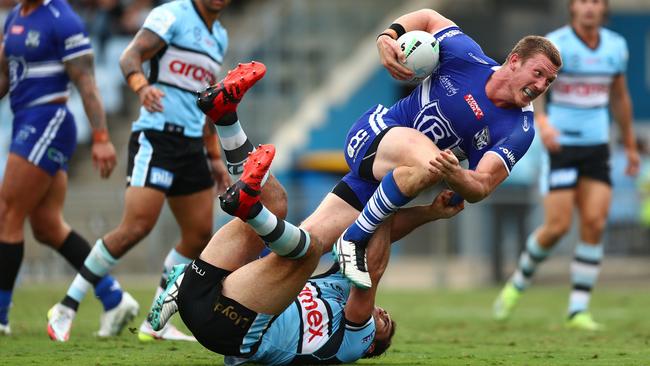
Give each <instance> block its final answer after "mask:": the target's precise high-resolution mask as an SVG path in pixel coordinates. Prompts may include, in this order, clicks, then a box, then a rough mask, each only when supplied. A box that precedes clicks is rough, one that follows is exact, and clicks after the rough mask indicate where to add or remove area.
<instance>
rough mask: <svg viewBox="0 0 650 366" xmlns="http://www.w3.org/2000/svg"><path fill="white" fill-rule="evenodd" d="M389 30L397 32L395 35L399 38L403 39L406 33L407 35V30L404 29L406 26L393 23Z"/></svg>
mask: <svg viewBox="0 0 650 366" xmlns="http://www.w3.org/2000/svg"><path fill="white" fill-rule="evenodd" d="M388 29H392V30H394V31H395V34H397V38H399V37H401V36H402V35H403V34H404V33H406V29H404V26H403V25H401V24H399V23H393V24H391V25H390V26H389V27H388Z"/></svg>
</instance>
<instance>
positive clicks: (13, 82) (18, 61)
mask: <svg viewBox="0 0 650 366" xmlns="http://www.w3.org/2000/svg"><path fill="white" fill-rule="evenodd" d="M26 71H27V63H26V62H25V59H24V58H22V57H9V91H13V90H14V89H15V88H16V87H17V86H18V84H19V83H20V82H21V81H22V80H23V79H24V78H25V73H26Z"/></svg>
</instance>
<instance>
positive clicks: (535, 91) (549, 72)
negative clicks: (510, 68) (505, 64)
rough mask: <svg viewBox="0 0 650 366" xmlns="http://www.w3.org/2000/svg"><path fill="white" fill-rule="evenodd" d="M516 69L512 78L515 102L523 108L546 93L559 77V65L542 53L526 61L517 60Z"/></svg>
mask: <svg viewBox="0 0 650 366" xmlns="http://www.w3.org/2000/svg"><path fill="white" fill-rule="evenodd" d="M515 64H516V65H517V66H516V69H515V71H514V73H513V77H512V79H511V87H512V91H513V99H514V100H513V101H512V102H513V103H514V104H515V105H516V106H518V107H520V108H523V107H525V106H527V105H528V104H529V103H530V102H532V101H533V99H535V98H537V97H538V96H540V95H541V94H542V93H544V92H545V91H546V90H547V89H548V87H549V86H550V85H551V83H552V82H553V81H554V80H555V79H556V78H557V72H558V67H557V66H555V65H554V64H553V63H552V62H551V60H549V59H548V57H546V56H544V55H543V54H541V53H538V54H535V55H533V56H531V57H530V58H528V59H527V60H525V61H521V59H519V60H518V61H516V62H515Z"/></svg>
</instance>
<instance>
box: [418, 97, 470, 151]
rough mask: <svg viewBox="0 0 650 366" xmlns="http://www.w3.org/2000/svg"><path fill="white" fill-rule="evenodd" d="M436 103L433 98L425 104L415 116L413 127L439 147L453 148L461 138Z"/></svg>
mask: <svg viewBox="0 0 650 366" xmlns="http://www.w3.org/2000/svg"><path fill="white" fill-rule="evenodd" d="M438 103H439V101H438V100H434V101H433V102H431V103H429V104H427V105H425V106H424V108H422V110H420V113H418V115H417V116H416V117H415V122H413V128H415V129H416V130H418V131H420V132H422V133H423V134H425V135H426V136H427V137H428V138H430V139H431V141H433V143H434V144H436V146H438V148H439V149H453V148H454V147H456V146H458V144H460V142H461V140H462V139H461V138H460V137H459V136H458V134H457V133H456V131H454V128H453V127H452V124H451V122H450V121H449V120H448V119H447V118H446V117H445V116H444V115H443V114H442V111H441V110H440V106H439V104H438Z"/></svg>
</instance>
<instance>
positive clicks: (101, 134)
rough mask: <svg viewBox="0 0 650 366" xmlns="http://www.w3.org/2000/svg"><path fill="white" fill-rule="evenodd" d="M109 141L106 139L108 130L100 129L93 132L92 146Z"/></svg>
mask: <svg viewBox="0 0 650 366" xmlns="http://www.w3.org/2000/svg"><path fill="white" fill-rule="evenodd" d="M109 141H110V139H109V137H108V130H107V129H105V128H100V129H97V130H93V144H94V143H102V142H109Z"/></svg>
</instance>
